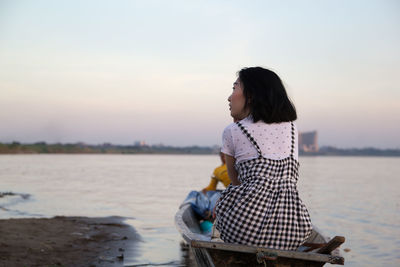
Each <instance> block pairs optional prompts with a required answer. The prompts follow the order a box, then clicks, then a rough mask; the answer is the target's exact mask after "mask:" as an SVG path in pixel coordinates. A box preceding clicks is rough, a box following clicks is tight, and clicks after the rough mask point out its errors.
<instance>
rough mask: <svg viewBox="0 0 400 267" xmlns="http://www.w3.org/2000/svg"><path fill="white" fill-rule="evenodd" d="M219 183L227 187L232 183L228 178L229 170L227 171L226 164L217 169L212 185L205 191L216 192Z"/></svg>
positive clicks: (212, 178)
mask: <svg viewBox="0 0 400 267" xmlns="http://www.w3.org/2000/svg"><path fill="white" fill-rule="evenodd" d="M218 182H221V183H223V184H224V186H225V187H227V186H228V185H229V184H230V183H231V180H230V179H229V176H228V170H227V169H226V164H224V165H222V166H219V167H217V168H215V170H214V173H213V176H212V177H211V181H210V184H209V185H208V186H207V187H206V188H204V189H206V190H207V191H212V190H216V189H217V184H218Z"/></svg>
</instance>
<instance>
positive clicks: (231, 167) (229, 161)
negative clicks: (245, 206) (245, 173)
mask: <svg viewBox="0 0 400 267" xmlns="http://www.w3.org/2000/svg"><path fill="white" fill-rule="evenodd" d="M225 162H226V168H227V170H228V175H229V178H230V179H231V182H232V185H240V182H239V179H238V178H237V176H238V173H237V171H236V169H235V162H236V159H235V158H234V157H232V156H229V155H226V154H225Z"/></svg>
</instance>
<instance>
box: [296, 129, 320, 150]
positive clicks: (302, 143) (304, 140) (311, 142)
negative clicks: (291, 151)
mask: <svg viewBox="0 0 400 267" xmlns="http://www.w3.org/2000/svg"><path fill="white" fill-rule="evenodd" d="M318 150H319V147H318V134H317V131H313V132H304V133H299V151H300V152H318Z"/></svg>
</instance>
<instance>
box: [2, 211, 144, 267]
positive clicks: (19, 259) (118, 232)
mask: <svg viewBox="0 0 400 267" xmlns="http://www.w3.org/2000/svg"><path fill="white" fill-rule="evenodd" d="M139 240H140V237H139V235H138V234H137V233H136V231H135V229H134V228H133V227H131V226H129V225H126V224H124V223H123V218H121V217H106V218H86V217H54V218H51V219H32V218H28V219H7V220H0V267H3V266H7V267H13V266H92V267H94V266H123V265H124V254H125V251H127V250H128V249H129V251H132V250H134V246H135V243H137V242H138V241H139Z"/></svg>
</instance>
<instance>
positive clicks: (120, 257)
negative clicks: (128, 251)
mask: <svg viewBox="0 0 400 267" xmlns="http://www.w3.org/2000/svg"><path fill="white" fill-rule="evenodd" d="M117 259H118V260H120V261H123V260H124V253H122V254H121V255H119V256H117Z"/></svg>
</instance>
